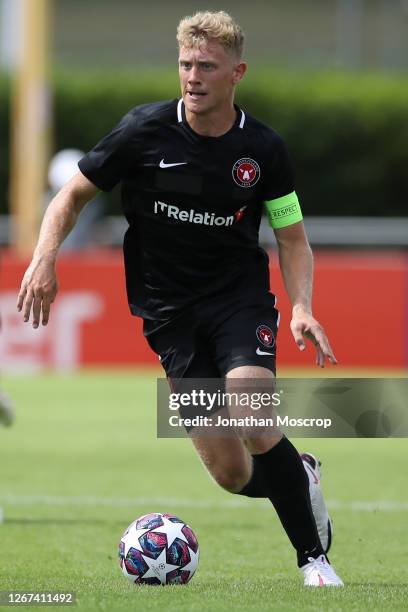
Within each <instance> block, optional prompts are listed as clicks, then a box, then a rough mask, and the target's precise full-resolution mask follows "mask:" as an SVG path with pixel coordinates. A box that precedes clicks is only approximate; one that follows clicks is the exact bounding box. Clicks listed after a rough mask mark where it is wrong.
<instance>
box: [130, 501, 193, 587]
mask: <svg viewBox="0 0 408 612" xmlns="http://www.w3.org/2000/svg"><path fill="white" fill-rule="evenodd" d="M198 557H199V548H198V542H197V538H196V537H195V535H194V532H193V530H192V529H191V527H189V526H188V525H186V523H184V521H182V520H181V519H179V518H177V516H173V515H172V514H167V513H165V514H162V513H160V512H154V513H151V514H146V515H145V516H141V517H140V518H138V519H136V520H135V521H133V523H131V524H130V525H129V527H128V528H127V529H126V530H125V532H124V534H123V536H122V538H121V540H120V543H119V563H120V567H121V568H122V572H123V575H124V576H126V578H128V580H130V582H133V583H134V584H153V585H160V584H186V583H187V582H188V581H189V580H191V578H192V577H193V575H194V572H195V571H196V569H197V566H198Z"/></svg>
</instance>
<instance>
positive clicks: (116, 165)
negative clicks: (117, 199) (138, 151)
mask: <svg viewBox="0 0 408 612" xmlns="http://www.w3.org/2000/svg"><path fill="white" fill-rule="evenodd" d="M134 135H135V118H134V115H133V113H131V112H130V113H128V114H127V115H125V116H124V117H123V118H122V119H121V121H120V122H119V123H118V125H117V126H116V127H115V128H114V129H113V130H112V131H111V132H110V134H108V135H107V136H105V137H104V138H102V140H100V141H99V142H98V144H97V145H95V147H94V148H93V149H91V151H89V152H88V153H87V154H86V155H85V156H84V157H83V158H82V159H80V160H79V162H78V166H79V169H80V171H81V172H82V174H84V175H85V176H86V178H88V179H89V180H90V181H91V182H92V183H93V184H94V185H96V187H98V188H99V189H101V190H102V191H111V189H113V188H114V186H115V185H116V184H117V183H119V181H120V180H121V179H122V178H123V176H124V174H125V172H126V169H127V167H128V164H129V153H130V150H131V148H132V149H133V147H131V144H132V141H134ZM132 153H134V151H132Z"/></svg>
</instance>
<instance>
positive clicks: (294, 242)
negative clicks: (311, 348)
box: [274, 221, 337, 368]
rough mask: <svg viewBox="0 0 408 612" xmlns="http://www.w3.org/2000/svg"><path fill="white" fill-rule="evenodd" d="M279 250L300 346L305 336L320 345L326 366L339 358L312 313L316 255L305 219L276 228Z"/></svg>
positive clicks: (318, 351)
mask: <svg viewBox="0 0 408 612" xmlns="http://www.w3.org/2000/svg"><path fill="white" fill-rule="evenodd" d="M274 232H275V236H276V240H277V243H278V251H279V265H280V269H281V273H282V277H283V281H284V283H285V287H286V291H287V293H288V295H289V298H290V301H291V303H292V320H291V323H290V329H291V331H292V334H293V337H294V339H295V342H296V344H297V345H298V347H299V349H300V350H301V351H303V350H304V349H305V348H306V345H305V338H307V339H308V340H310V341H311V342H312V343H313V344H314V345H315V347H316V364H317V365H318V366H320V367H322V368H323V367H324V366H325V362H326V359H328V360H329V361H330V362H331V363H332V364H336V363H337V360H336V357H335V356H334V353H333V351H332V348H331V346H330V343H329V340H328V338H327V336H326V333H325V331H324V329H323V327H322V326H321V325H320V323H319V322H318V321H317V320H316V319H315V318H314V317H313V314H312V292H313V254H312V250H311V248H310V245H309V242H308V239H307V236H306V232H305V228H304V225H303V221H298V222H297V223H294V224H291V225H287V226H286V227H280V228H274Z"/></svg>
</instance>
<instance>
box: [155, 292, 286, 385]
mask: <svg viewBox="0 0 408 612" xmlns="http://www.w3.org/2000/svg"><path fill="white" fill-rule="evenodd" d="M244 291H245V289H244V288H243V292H244ZM275 302H276V298H275V296H274V295H273V294H271V293H268V292H262V293H261V292H257V293H256V294H254V295H252V296H249V295H246V296H244V297H241V296H237V294H234V295H232V294H230V295H225V294H224V295H221V296H220V295H218V296H217V297H213V298H211V299H208V300H204V301H200V302H199V303H197V304H196V305H194V306H193V307H191V308H190V309H188V310H186V311H184V312H183V313H181V314H179V315H178V316H177V317H175V318H174V319H172V320H170V321H168V322H166V323H163V324H162V325H160V326H157V323H156V324H153V323H152V322H151V321H147V320H145V322H144V335H145V337H146V339H147V341H148V343H149V345H150V347H151V348H152V349H153V351H155V353H157V354H158V355H159V359H160V362H161V364H162V366H163V368H164V370H165V372H166V375H167V377H168V378H170V379H180V378H223V377H224V376H225V375H226V374H227V372H229V371H230V370H233V369H234V368H237V367H239V366H244V365H251V366H261V367H264V368H267V369H269V370H271V371H272V372H273V373H274V374H276V334H277V330H278V324H279V313H278V311H277V310H276V308H275Z"/></svg>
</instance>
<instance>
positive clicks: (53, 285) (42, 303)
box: [17, 257, 58, 329]
mask: <svg viewBox="0 0 408 612" xmlns="http://www.w3.org/2000/svg"><path fill="white" fill-rule="evenodd" d="M57 291H58V284H57V276H56V272H55V261H54V260H47V259H45V258H42V257H39V258H36V257H35V258H33V260H32V262H31V263H30V265H29V267H28V268H27V270H26V273H25V274H24V277H23V281H22V283H21V287H20V292H19V294H18V299H17V310H18V311H19V312H21V311H22V312H23V317H24V321H25V322H27V321H29V320H30V315H31V313H32V325H33V327H34V329H36V328H37V327H38V326H39V324H40V321H41V322H42V324H43V325H47V323H48V319H49V317H50V309H51V304H52V303H53V301H54V300H55V297H56V295H57Z"/></svg>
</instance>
